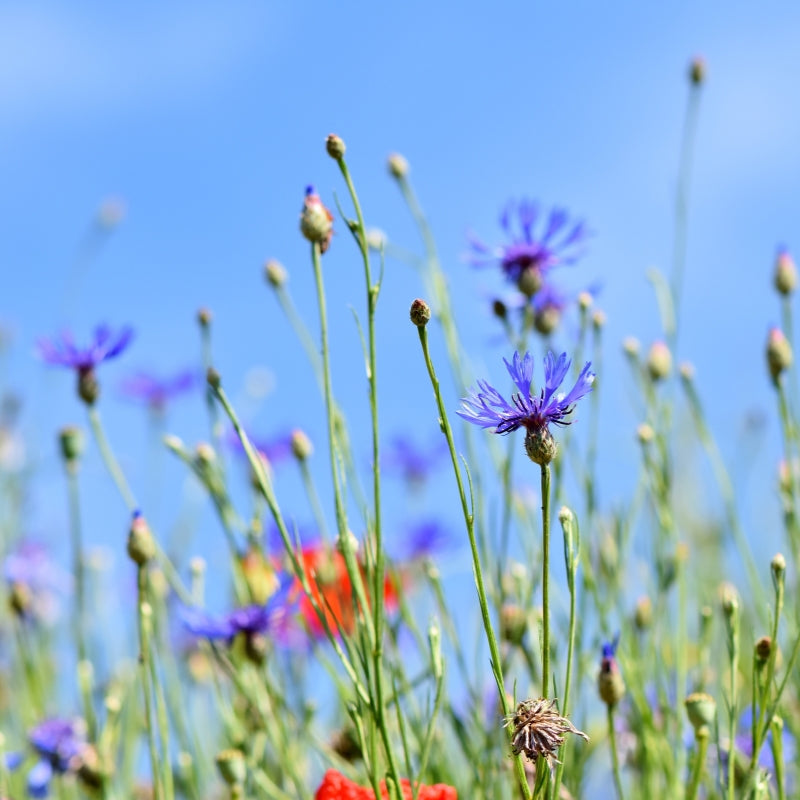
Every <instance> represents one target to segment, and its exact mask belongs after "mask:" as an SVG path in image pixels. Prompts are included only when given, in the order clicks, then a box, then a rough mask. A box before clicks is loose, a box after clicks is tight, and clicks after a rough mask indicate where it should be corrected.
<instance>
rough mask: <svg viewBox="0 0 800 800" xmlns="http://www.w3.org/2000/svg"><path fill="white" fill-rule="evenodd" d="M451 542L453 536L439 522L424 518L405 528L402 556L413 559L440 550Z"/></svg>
mask: <svg viewBox="0 0 800 800" xmlns="http://www.w3.org/2000/svg"><path fill="white" fill-rule="evenodd" d="M452 544H453V538H452V537H451V536H450V534H449V532H448V530H447V528H445V526H444V525H442V523H441V522H437V521H436V520H425V521H424V522H419V523H417V524H415V525H410V526H409V527H408V529H407V530H406V538H405V541H404V548H403V549H404V551H405V552H404V558H405V559H408V560H410V561H415V560H417V559H420V558H424V557H425V556H430V555H434V554H436V553H438V552H441V551H442V550H445V549H447V548H448V547H450V546H451V545H452Z"/></svg>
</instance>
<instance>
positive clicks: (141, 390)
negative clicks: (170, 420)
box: [120, 369, 199, 411]
mask: <svg viewBox="0 0 800 800" xmlns="http://www.w3.org/2000/svg"><path fill="white" fill-rule="evenodd" d="M198 379H199V373H198V372H197V371H196V370H189V369H187V370H183V371H182V372H178V373H177V374H175V375H172V376H170V377H168V378H162V377H159V376H157V375H154V374H153V373H152V372H144V371H139V372H137V373H136V374H134V375H131V376H130V377H128V378H126V379H125V380H123V381H122V383H121V384H120V391H121V392H122V394H124V395H125V396H126V397H128V398H130V399H131V400H139V401H141V402H143V403H146V404H147V405H148V406H150V408H152V409H153V410H154V411H163V410H164V407H165V406H166V404H167V401H169V400H171V399H172V398H173V397H177V396H178V395H180V394H184V393H185V392H188V391H189V390H191V389H193V388H194V387H195V386H196V385H197V384H198Z"/></svg>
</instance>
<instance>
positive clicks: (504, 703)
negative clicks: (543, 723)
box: [417, 328, 532, 800]
mask: <svg viewBox="0 0 800 800" xmlns="http://www.w3.org/2000/svg"><path fill="white" fill-rule="evenodd" d="M417 330H418V333H419V341H420V344H421V345H422V354H423V357H424V359H425V366H426V367H427V368H428V376H429V377H430V381H431V386H432V387H433V393H434V395H435V397H436V406H437V408H438V411H439V419H440V421H441V425H442V429H443V432H444V435H445V438H446V439H447V446H448V449H449V450H450V459H451V461H452V464H453V472H454V473H455V478H456V483H457V485H458V494H459V499H460V500H461V510H462V513H463V515H464V522H465V524H466V528H467V536H468V537H469V546H470V551H471V553H472V568H473V572H474V575H475V585H476V588H477V590H478V603H479V605H480V609H481V618H482V620H483V629H484V632H485V633H486V639H487V641H488V643H489V653H490V655H491V664H492V673H493V674H494V679H495V682H496V684H497V691H498V694H499V695H500V705H501V707H502V709H503V715H504V716H506V717H507V716H508V715H509V713H510V708H509V704H508V697H507V696H506V691H505V680H504V678H503V672H502V661H501V658H500V648H499V647H498V644H497V638H496V636H495V633H494V629H493V628H492V620H491V615H490V613H489V603H488V600H487V598H486V588H485V586H484V583H483V572H482V570H481V562H480V557H479V555H478V544H477V541H476V539H475V525H474V521H475V518H474V515H473V512H472V510H471V509H470V505H469V502H468V500H467V494H466V491H465V490H464V483H463V481H462V478H461V468H460V465H459V459H458V454H457V453H456V446H455V441H454V439H453V431H452V428H451V427H450V422H449V420H448V418H447V411H446V410H445V407H444V401H443V400H442V393H441V390H440V388H439V380H438V378H437V377H436V372H435V370H434V368H433V362H432V361H431V357H430V352H429V351H428V335H427V331H426V330H425V328H418V329H417ZM467 475H468V476H469V473H467ZM510 734H511V731H509V736H510ZM514 768H515V771H516V774H517V779H518V781H519V785H520V789H521V790H522V795H523V797H525V798H526V800H531V798H532V795H531V789H530V786H529V785H528V779H527V777H526V775H525V767H524V765H523V763H522V757H521V756H520V755H515V756H514Z"/></svg>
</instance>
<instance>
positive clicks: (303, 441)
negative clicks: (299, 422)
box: [291, 428, 314, 461]
mask: <svg viewBox="0 0 800 800" xmlns="http://www.w3.org/2000/svg"><path fill="white" fill-rule="evenodd" d="M291 446H292V455H294V457H295V458H296V459H297V460H298V461H308V459H309V458H311V456H312V455H313V453H314V445H313V444H311V439H309V438H308V436H307V435H306V433H305V431H301V430H300V429H299V428H297V429H296V430H293V431H292V437H291Z"/></svg>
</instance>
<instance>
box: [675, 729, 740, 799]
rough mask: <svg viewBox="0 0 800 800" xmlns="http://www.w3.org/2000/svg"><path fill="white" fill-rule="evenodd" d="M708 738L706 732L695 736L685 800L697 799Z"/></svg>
mask: <svg viewBox="0 0 800 800" xmlns="http://www.w3.org/2000/svg"><path fill="white" fill-rule="evenodd" d="M709 738H710V737H709V733H708V731H705V732H703V733H698V734H697V738H696V741H697V753H696V754H695V759H694V764H693V765H692V774H691V778H690V779H689V785H688V786H687V787H686V800H694V799H695V797H697V791H698V789H699V788H700V778H701V777H702V776H703V764H705V761H706V753H707V752H708V740H709ZM731 758H733V754H731Z"/></svg>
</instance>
